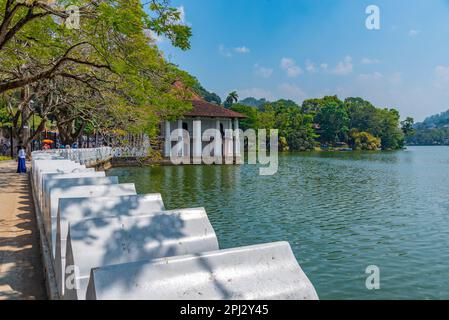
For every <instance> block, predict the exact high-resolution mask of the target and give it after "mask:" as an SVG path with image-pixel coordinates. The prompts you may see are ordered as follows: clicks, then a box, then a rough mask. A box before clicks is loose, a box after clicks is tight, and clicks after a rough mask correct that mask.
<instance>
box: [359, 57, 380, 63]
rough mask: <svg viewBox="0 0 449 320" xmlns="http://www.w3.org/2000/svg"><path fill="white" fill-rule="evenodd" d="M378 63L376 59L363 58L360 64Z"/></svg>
mask: <svg viewBox="0 0 449 320" xmlns="http://www.w3.org/2000/svg"><path fill="white" fill-rule="evenodd" d="M379 62H380V61H379V60H378V59H371V58H363V59H362V64H377V63H379Z"/></svg>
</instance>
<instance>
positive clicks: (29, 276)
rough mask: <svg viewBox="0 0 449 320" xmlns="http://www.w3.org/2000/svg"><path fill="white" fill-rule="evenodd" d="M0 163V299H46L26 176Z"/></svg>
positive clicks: (12, 164) (14, 166)
mask: <svg viewBox="0 0 449 320" xmlns="http://www.w3.org/2000/svg"><path fill="white" fill-rule="evenodd" d="M16 169H17V163H16V162H15V161H0V300H4V299H46V293H45V284H44V279H43V272H42V264H41V258H40V247H39V238H38V234H39V232H38V230H37V226H36V219H35V215H34V209H33V204H32V203H33V199H32V196H31V193H30V185H29V181H28V175H26V174H22V175H19V174H17V173H16Z"/></svg>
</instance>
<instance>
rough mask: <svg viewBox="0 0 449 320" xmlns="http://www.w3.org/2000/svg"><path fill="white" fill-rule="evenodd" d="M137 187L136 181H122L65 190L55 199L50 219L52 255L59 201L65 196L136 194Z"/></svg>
mask: <svg viewBox="0 0 449 320" xmlns="http://www.w3.org/2000/svg"><path fill="white" fill-rule="evenodd" d="M135 194H136V187H135V185H134V183H122V184H113V185H91V186H89V185H88V186H76V187H69V188H66V189H65V190H63V191H62V192H61V193H60V194H59V197H58V198H57V199H55V204H56V206H53V205H52V209H53V211H52V213H54V215H52V216H51V220H50V224H51V226H50V228H51V237H50V239H49V242H50V243H51V247H52V257H53V259H54V258H55V256H56V232H57V220H58V210H59V202H60V201H61V199H64V198H73V197H75V198H79V197H104V196H105V195H111V196H114V195H116V196H127V195H135Z"/></svg>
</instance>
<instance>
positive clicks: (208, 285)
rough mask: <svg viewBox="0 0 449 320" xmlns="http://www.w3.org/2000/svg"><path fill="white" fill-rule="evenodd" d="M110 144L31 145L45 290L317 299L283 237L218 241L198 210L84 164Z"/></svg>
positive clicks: (85, 294) (107, 295)
mask: <svg viewBox="0 0 449 320" xmlns="http://www.w3.org/2000/svg"><path fill="white" fill-rule="evenodd" d="M116 153H117V151H116V150H113V149H112V148H108V147H104V148H96V149H61V150H49V151H37V152H33V153H32V158H33V163H32V174H31V179H32V183H31V185H32V190H33V195H34V200H35V207H36V214H37V220H38V225H39V229H40V235H41V236H40V240H41V246H42V252H43V262H44V269H45V272H46V281H47V287H48V290H49V296H50V298H52V299H86V298H87V299H226V300H229V299H318V296H317V294H316V292H315V289H314V287H313V285H312V283H311V282H310V281H309V279H308V278H307V276H306V275H305V274H304V272H303V271H302V269H301V268H300V266H299V264H298V262H297V261H296V259H295V257H294V255H293V253H292V251H291V248H290V245H289V244H288V243H286V242H278V243H268V244H263V245H257V246H250V247H243V248H232V249H226V250H220V248H219V245H218V240H217V237H216V234H215V231H214V229H213V227H212V225H211V224H210V222H209V219H208V216H207V213H206V211H205V209H203V208H198V209H178V210H165V207H164V204H163V201H162V197H161V195H160V194H150V195H137V194H136V189H135V186H134V184H119V181H118V178H117V177H106V176H105V174H104V172H102V171H99V172H97V171H94V170H93V169H89V168H87V167H92V166H96V165H97V164H99V163H102V162H105V161H108V160H110V159H111V158H112V157H115V156H120V155H117V154H116Z"/></svg>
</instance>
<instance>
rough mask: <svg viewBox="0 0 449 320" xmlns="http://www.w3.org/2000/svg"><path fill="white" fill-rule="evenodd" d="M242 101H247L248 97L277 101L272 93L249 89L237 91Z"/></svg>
mask: <svg viewBox="0 0 449 320" xmlns="http://www.w3.org/2000/svg"><path fill="white" fill-rule="evenodd" d="M237 92H238V94H239V97H240V99H245V98H248V97H254V98H256V99H262V98H265V99H267V100H275V98H274V96H273V94H272V93H271V91H268V90H265V89H262V88H248V89H241V90H237Z"/></svg>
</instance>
